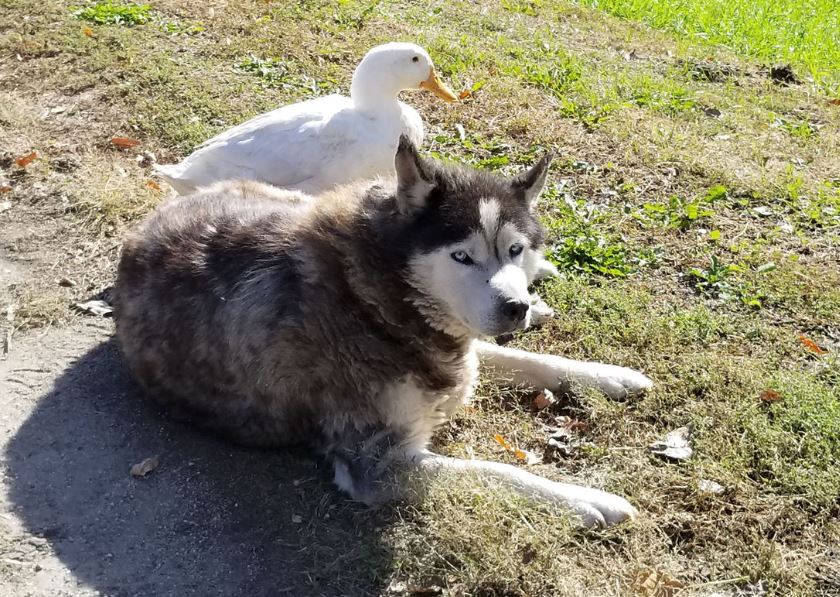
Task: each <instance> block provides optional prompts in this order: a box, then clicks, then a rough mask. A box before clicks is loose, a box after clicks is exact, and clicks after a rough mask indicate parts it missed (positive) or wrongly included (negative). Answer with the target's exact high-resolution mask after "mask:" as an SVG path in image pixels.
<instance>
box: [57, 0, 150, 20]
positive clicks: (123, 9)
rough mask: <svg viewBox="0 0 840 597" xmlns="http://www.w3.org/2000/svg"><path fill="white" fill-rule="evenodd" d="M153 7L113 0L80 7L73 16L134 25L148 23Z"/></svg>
mask: <svg viewBox="0 0 840 597" xmlns="http://www.w3.org/2000/svg"><path fill="white" fill-rule="evenodd" d="M151 11H152V7H151V6H150V5H148V4H118V3H115V2H112V1H111V0H106V1H105V2H96V3H95V4H91V5H90V6H85V7H79V8H76V9H75V10H74V11H73V16H75V17H76V18H77V19H81V20H83V21H90V22H91V23H96V24H97V25H123V26H125V27H132V26H134V25H141V24H143V23H146V22H148V21H149V19H150V18H151Z"/></svg>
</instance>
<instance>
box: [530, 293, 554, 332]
mask: <svg viewBox="0 0 840 597" xmlns="http://www.w3.org/2000/svg"><path fill="white" fill-rule="evenodd" d="M529 298H530V302H531V322H530V325H532V326H535V325H542V324H544V323H545V322H546V321H548V320H549V319H551V318H552V317H554V309H552V308H551V307H549V306H548V304H547V303H546V302H545V301H544V300H542V299H541V298H540V296H539V295H538V294H537V293H534V294H532V295H531V296H530V297H529Z"/></svg>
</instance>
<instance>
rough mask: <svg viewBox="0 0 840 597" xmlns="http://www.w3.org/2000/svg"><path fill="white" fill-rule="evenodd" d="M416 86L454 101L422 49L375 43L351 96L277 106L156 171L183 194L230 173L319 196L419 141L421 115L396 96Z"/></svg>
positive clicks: (383, 167)
mask: <svg viewBox="0 0 840 597" xmlns="http://www.w3.org/2000/svg"><path fill="white" fill-rule="evenodd" d="M418 88H422V89H427V90H429V91H431V92H433V93H434V94H435V95H437V96H439V97H441V98H442V99H444V100H446V101H453V100H455V99H457V98H456V96H455V94H454V93H452V91H451V90H450V89H449V88H447V87H446V85H444V84H443V83H442V82H441V80H440V79H439V78H438V76H437V74H436V73H435V67H434V65H433V63H432V59H431V58H430V57H429V54H428V53H426V51H425V50H424V49H423V48H421V47H419V46H417V45H414V44H409V43H389V44H384V45H381V46H377V47H375V48H373V49H372V50H370V51H369V52H368V53H367V54H366V55H365V57H364V58H363V59H362V61H361V62H360V63H359V66H358V67H356V71H355V72H354V73H353V81H352V84H351V86H350V97H349V98H348V97H344V96H342V95H329V96H326V97H321V98H317V99H312V100H308V101H304V102H299V103H296V104H290V105H287V106H283V107H281V108H278V109H277V110H273V111H271V112H267V113H265V114H261V115H259V116H256V117H254V118H252V119H251V120H248V121H247V122H244V123H242V124H240V125H238V126H235V127H233V128H232V129H230V130H227V131H225V132H223V133H222V134H220V135H218V136H216V137H213V138H212V139H210V140H208V141H205V142H204V143H203V144H202V145H200V146H199V147H198V149H196V151H195V152H193V153H192V154H191V155H190V156H188V157H187V158H186V159H184V160H183V161H182V162H181V163H180V164H172V165H167V166H163V165H158V166H155V168H156V170H157V171H158V172H159V173H160V174H161V175H163V177H164V178H165V179H166V180H167V182H169V184H171V185H172V186H173V187H174V188H175V190H176V191H178V193H181V194H186V193H190V192H192V191H194V190H195V189H196V188H197V187H201V186H206V185H209V184H211V183H214V182H217V181H220V180H225V179H230V178H247V179H253V180H259V181H263V182H268V183H271V184H275V185H277V186H281V187H286V188H290V189H298V190H300V191H303V192H306V193H313V194H318V193H320V192H321V191H324V190H327V189H330V188H332V187H333V186H335V185H337V184H343V183H348V182H353V181H355V180H359V179H365V178H372V177H374V176H378V175H388V174H390V173H392V172H393V170H394V155H395V154H396V152H397V145H398V143H399V138H400V134H403V133H405V134H407V135H408V137H409V138H410V139H411V140H412V141H413V142H414V143H415V144H416V145H418V146H419V145H420V144H421V142H422V140H423V134H424V132H423V121H422V120H421V119H420V115H419V114H418V113H417V111H416V110H414V108H411V107H409V106H407V105H405V104H404V103H403V102H401V101H399V100H398V99H397V95H398V94H399V93H400V91H402V90H403V89H418Z"/></svg>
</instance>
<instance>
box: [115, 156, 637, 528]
mask: <svg viewBox="0 0 840 597" xmlns="http://www.w3.org/2000/svg"><path fill="white" fill-rule="evenodd" d="M548 163H549V159H544V160H542V161H541V162H539V163H538V164H537V165H536V166H535V167H534V168H532V169H531V170H530V171H528V172H526V173H524V174H522V175H520V176H519V177H517V178H515V179H513V180H505V179H501V178H499V177H496V176H494V175H491V174H489V173H485V172H480V171H476V170H472V169H466V168H458V167H454V166H443V165H441V164H438V163H436V162H433V161H428V160H423V159H422V158H420V157H419V156H418V155H417V153H416V150H415V149H414V147H413V146H412V145H411V144H410V143H408V142H407V141H405V140H403V142H402V143H401V145H400V149H399V151H398V153H397V157H396V169H397V179H396V181H391V182H388V181H379V182H377V183H367V184H366V185H354V186H348V187H343V188H340V189H338V190H336V191H334V192H332V193H331V194H330V196H329V197H322V198H319V200H318V201H315V200H314V199H313V198H311V197H308V196H306V195H302V194H300V193H296V192H291V191H284V190H279V189H275V188H272V187H269V186H265V185H262V184H258V183H252V182H229V183H221V184H218V185H216V186H214V187H211V188H209V189H206V190H203V191H199V192H198V193H197V194H195V195H192V196H189V197H184V198H179V199H175V200H172V201H170V202H168V203H166V204H164V205H163V206H161V207H160V208H159V209H158V210H157V211H156V212H155V213H154V214H152V216H151V217H149V218H148V219H147V220H146V221H145V222H144V223H143V224H141V225H140V226H139V227H138V228H137V230H135V231H134V232H133V233H132V234H131V235H130V236H129V238H128V239H127V241H126V243H125V246H124V249H123V254H122V259H121V262H120V266H119V274H118V280H117V284H116V287H115V316H116V322H117V335H118V338H119V342H120V345H121V348H122V351H123V354H124V356H125V360H126V361H127V363H128V366H129V368H130V369H131V371H132V373H133V375H134V376H135V377H136V378H137V379H138V380H139V381H140V383H141V384H142V385H143V386H144V387H145V389H146V390H147V391H148V393H149V394H150V395H151V396H153V397H154V398H156V399H157V400H159V401H161V402H163V403H165V404H167V405H168V406H170V407H171V408H172V409H173V410H175V411H177V412H180V413H183V414H184V415H186V416H188V417H189V418H191V419H192V420H194V421H196V422H198V423H200V424H202V425H205V426H207V427H210V428H213V429H216V430H218V431H220V432H222V433H224V434H226V435H228V436H229V437H232V438H233V439H235V440H237V441H239V442H242V443H245V444H251V445H258V446H284V445H291V444H301V443H302V444H307V445H310V446H314V447H315V448H316V449H318V450H319V451H320V452H321V453H323V454H324V456H325V457H326V458H328V459H329V460H330V461H331V462H332V463H333V465H334V468H335V480H336V483H337V484H338V485H339V486H340V487H341V488H342V489H344V490H346V491H347V492H348V493H349V494H350V495H351V496H352V497H354V498H355V499H359V500H361V501H364V502H367V503H373V502H377V501H379V500H381V499H387V498H390V497H392V496H394V495H395V494H397V493H399V486H398V485H399V484H398V483H397V482H396V480H395V479H396V477H395V476H394V473H395V471H396V470H397V469H400V470H402V469H403V468H404V467H408V468H414V469H416V470H420V471H425V472H426V473H427V474H431V473H435V472H437V471H440V470H444V469H456V470H475V471H478V472H479V474H480V475H482V476H484V477H491V478H493V479H496V480H501V481H503V482H506V483H508V484H510V485H511V486H513V487H514V488H516V489H518V490H520V491H523V492H525V493H528V494H531V495H536V496H541V497H544V498H546V499H550V500H554V501H557V502H560V503H563V504H565V505H567V506H569V507H570V508H572V509H573V511H574V512H576V513H577V514H578V515H579V516H580V517H581V518H582V520H583V521H584V522H585V523H586V524H588V525H592V524H609V523H614V522H618V521H621V520H623V519H625V518H628V517H630V516H632V515H633V513H634V510H633V508H632V507H631V506H630V505H629V503H627V502H626V501H625V500H624V499H622V498H620V497H618V496H614V495H611V494H608V493H605V492H603V491H599V490H596V489H589V488H584V487H579V486H573V485H566V484H560V483H554V482H551V481H548V480H546V479H543V478H540V477H537V476H535V475H532V474H530V473H528V472H526V471H524V470H522V469H520V468H517V467H513V466H509V465H503V464H498V463H490V462H481V461H464V460H456V459H450V458H445V457H441V456H438V455H435V454H432V453H430V452H428V451H427V450H426V446H427V443H428V441H429V439H430V436H431V434H432V432H433V430H434V429H435V427H436V426H437V425H439V424H440V423H442V422H443V421H444V420H445V419H446V418H447V417H448V416H450V415H451V414H452V413H453V411H454V410H455V409H456V408H457V407H458V406H460V405H461V404H463V403H464V402H465V401H466V400H467V399H468V398H469V397H470V395H471V393H472V391H473V388H474V385H475V383H476V380H477V376H478V364H479V359H481V360H482V361H484V362H486V363H487V364H489V365H490V366H491V369H492V370H493V371H494V372H495V373H496V374H497V375H498V376H499V377H500V379H504V380H506V381H508V382H510V383H513V384H517V385H533V386H536V387H538V388H543V387H546V388H559V387H561V386H562V385H566V384H568V383H569V382H577V383H581V384H584V385H590V386H595V387H599V388H602V389H603V390H604V391H606V392H607V393H609V394H611V395H623V394H626V393H632V392H638V391H641V390H643V389H644V388H646V387H648V386H649V385H650V381H649V380H647V378H645V377H644V376H643V375H641V374H639V373H636V372H634V371H631V370H628V369H623V368H620V367H613V366H609V365H600V364H596V363H580V362H574V361H569V360H566V359H562V358H560V357H554V356H546V355H536V354H531V353H527V352H524V351H517V350H512V349H507V348H503V347H499V346H496V345H493V344H489V343H485V342H482V341H480V340H479V339H478V338H479V337H480V336H482V335H488V336H489V335H496V334H500V333H505V332H509V331H512V330H513V329H515V328H521V327H524V326H526V325H527V324H528V318H529V311H528V307H527V300H528V295H527V281H528V280H529V279H531V278H532V277H533V269H534V268H535V267H538V264H539V263H540V261H541V252H540V249H541V245H542V242H543V231H542V228H541V227H540V225H539V223H538V221H537V219H536V217H535V215H534V211H533V204H534V202H535V200H536V197H537V195H538V194H539V191H540V189H541V188H542V185H543V183H544V181H545V177H546V173H547V168H548Z"/></svg>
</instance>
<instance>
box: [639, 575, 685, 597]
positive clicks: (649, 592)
mask: <svg viewBox="0 0 840 597" xmlns="http://www.w3.org/2000/svg"><path fill="white" fill-rule="evenodd" d="M684 587H685V584H684V583H682V582H680V581H678V580H677V579H675V578H671V577H670V576H668V575H667V574H665V573H664V572H659V571H658V570H650V569H647V570H641V571H640V572H638V573H636V576H635V578H634V579H633V588H634V589H635V591H636V593H637V594H639V595H644V597H673V595H674V594H676V592H677V591H678V590H679V589H682V588H684Z"/></svg>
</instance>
